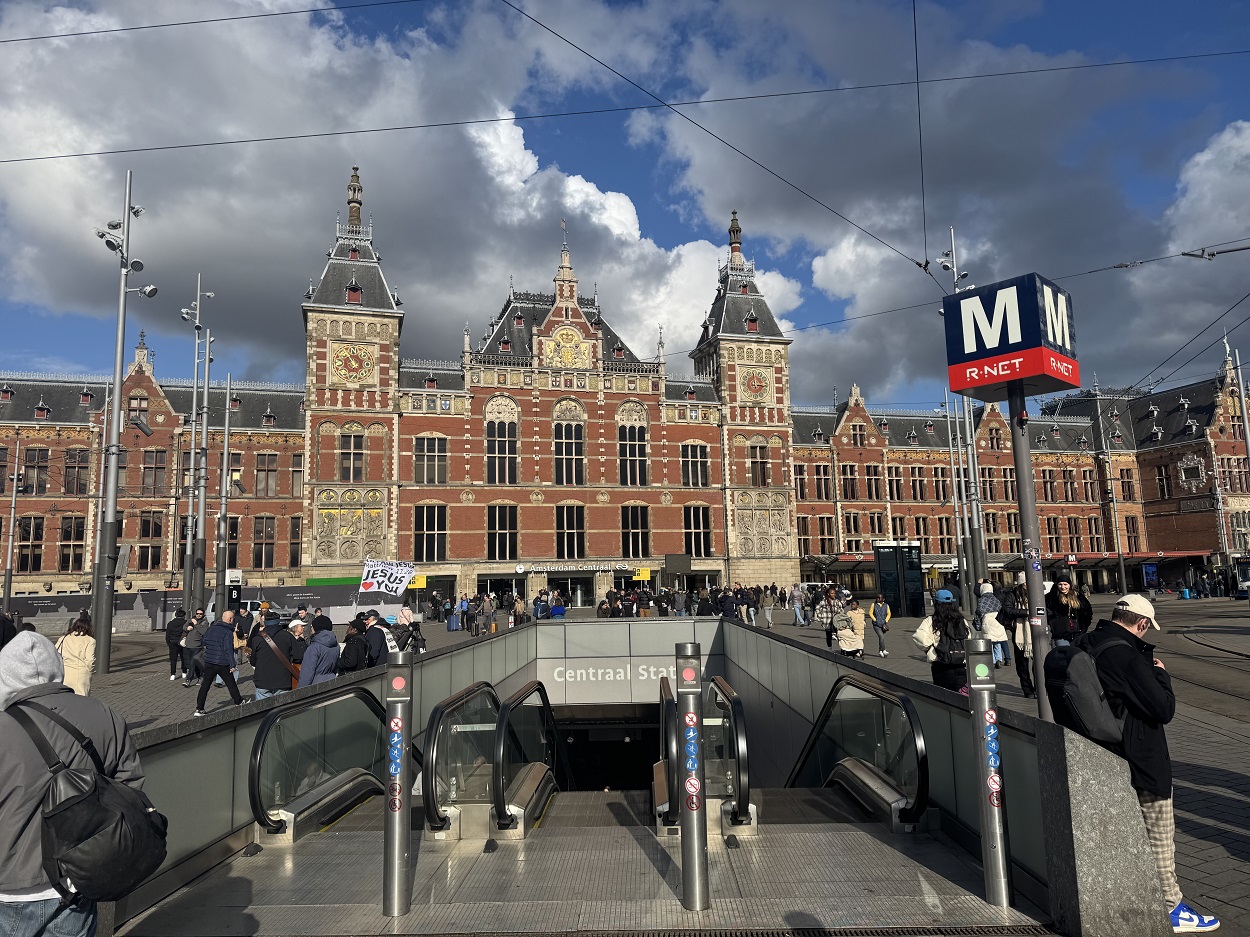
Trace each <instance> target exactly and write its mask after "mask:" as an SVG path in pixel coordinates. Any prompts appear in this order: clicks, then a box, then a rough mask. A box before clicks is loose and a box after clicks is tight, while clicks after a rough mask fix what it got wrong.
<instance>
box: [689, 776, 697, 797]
mask: <svg viewBox="0 0 1250 937" xmlns="http://www.w3.org/2000/svg"><path fill="white" fill-rule="evenodd" d="M686 793H687V794H697V793H699V779H698V778H686Z"/></svg>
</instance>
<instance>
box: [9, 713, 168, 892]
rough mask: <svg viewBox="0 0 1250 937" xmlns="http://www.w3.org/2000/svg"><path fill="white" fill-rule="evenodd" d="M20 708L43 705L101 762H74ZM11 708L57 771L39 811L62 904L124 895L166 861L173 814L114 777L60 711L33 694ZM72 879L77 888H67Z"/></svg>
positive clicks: (47, 863)
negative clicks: (77, 764) (166, 813)
mask: <svg viewBox="0 0 1250 937" xmlns="http://www.w3.org/2000/svg"><path fill="white" fill-rule="evenodd" d="M22 707H29V708H30V709H34V710H38V711H39V712H40V713H42V714H43V715H44V716H46V717H47V718H48V719H51V720H52V721H53V722H55V723H56V724H57V725H59V726H60V727H61V728H62V729H64V730H65V731H66V732H68V733H69V734H70V736H71V737H72V738H73V739H74V741H75V742H77V743H78V745H79V746H80V747H81V748H82V750H83V751H85V752H86V753H87V755H88V757H90V759H91V761H92V764H94V765H95V769H94V770H90V769H81V768H70V767H68V766H67V765H66V764H65V763H64V762H63V761H61V758H60V756H58V755H57V753H56V751H55V750H54V749H53V748H52V746H51V744H49V742H48V739H47V737H46V736H44V734H43V733H42V732H41V731H40V730H39V727H38V726H36V725H35V722H34V720H32V719H31V718H30V716H29V714H27V713H25V712H23V711H22ZM7 712H8V713H9V715H11V716H12V717H13V718H14V719H16V720H17V724H18V725H20V726H21V727H22V728H23V729H24V730H25V731H26V734H27V735H29V736H30V740H31V741H32V742H34V743H35V747H36V748H38V749H39V754H40V755H42V756H43V760H44V762H45V763H46V764H47V766H48V770H49V771H51V772H52V782H51V783H50V784H49V785H48V790H47V792H46V793H45V794H44V799H43V810H42V811H41V814H42V820H43V830H42V836H43V870H44V872H45V873H46V874H47V876H48V879H49V882H50V883H51V884H52V886H53V887H54V888H55V889H56V890H57V891H58V892H59V893H60V894H61V898H62V903H63V904H70V903H72V902H73V901H74V900H75V898H76V897H77V896H81V897H83V898H86V899H89V900H91V901H116V900H118V899H119V898H123V897H125V896H126V895H128V894H129V893H130V892H131V891H133V890H134V889H135V887H136V886H138V885H139V884H140V883H141V882H142V881H143V880H144V879H146V878H147V877H148V876H149V875H151V874H152V873H153V872H155V871H156V870H157V869H158V868H160V865H161V863H162V862H164V861H165V833H166V830H167V829H168V826H169V821H168V820H166V819H165V817H164V816H163V815H162V814H161V813H159V812H158V811H157V809H156V808H155V807H154V806H152V801H150V800H148V798H147V796H146V795H145V794H144V793H143V792H142V791H137V790H135V789H134V788H132V787H129V786H127V785H125V784H122V783H121V782H120V781H114V780H113V779H112V778H110V777H108V776H107V775H106V774H105V773H104V764H103V762H102V761H101V760H100V755H99V754H98V753H97V752H96V749H95V745H94V744H93V743H92V741H91V739H89V738H87V737H86V736H84V735H83V734H82V733H81V732H79V731H78V730H77V729H76V728H74V726H73V725H71V724H70V723H69V722H68V721H66V720H65V719H64V718H62V717H61V716H60V715H58V714H57V713H55V712H53V711H52V710H50V709H48V708H46V707H44V706H40V705H38V704H37V703H31V702H28V701H23V702H19V703H17V704H14V705H12V706H10V707H9V708H8V710H7ZM66 879H68V880H69V881H70V882H72V883H73V886H74V892H71V891H69V890H68V889H67V888H66V887H65V882H66ZM75 892H76V893H77V894H75Z"/></svg>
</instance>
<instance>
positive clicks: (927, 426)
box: [924, 420, 933, 436]
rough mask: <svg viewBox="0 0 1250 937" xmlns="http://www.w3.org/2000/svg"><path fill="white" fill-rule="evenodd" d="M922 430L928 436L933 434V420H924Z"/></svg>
mask: <svg viewBox="0 0 1250 937" xmlns="http://www.w3.org/2000/svg"><path fill="white" fill-rule="evenodd" d="M924 431H925V432H926V433H928V434H929V435H930V436H932V435H933V421H932V420H925V421H924Z"/></svg>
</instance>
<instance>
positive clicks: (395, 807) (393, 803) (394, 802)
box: [387, 797, 404, 813]
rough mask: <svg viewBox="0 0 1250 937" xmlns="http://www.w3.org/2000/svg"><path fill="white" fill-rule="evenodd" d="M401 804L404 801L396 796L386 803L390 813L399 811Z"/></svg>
mask: <svg viewBox="0 0 1250 937" xmlns="http://www.w3.org/2000/svg"><path fill="white" fill-rule="evenodd" d="M403 805H404V802H403V801H402V800H400V799H399V798H398V797H392V798H391V799H390V802H389V803H388V804H387V806H388V807H390V809H391V813H399V811H400V808H401V807H403Z"/></svg>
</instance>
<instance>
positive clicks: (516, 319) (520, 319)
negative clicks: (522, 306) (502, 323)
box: [512, 312, 525, 329]
mask: <svg viewBox="0 0 1250 937" xmlns="http://www.w3.org/2000/svg"><path fill="white" fill-rule="evenodd" d="M512 324H513V325H515V326H516V327H517V328H518V329H523V328H525V316H523V315H521V314H520V313H519V312H518V313H517V314H516V315H515V316H513V317H512Z"/></svg>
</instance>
